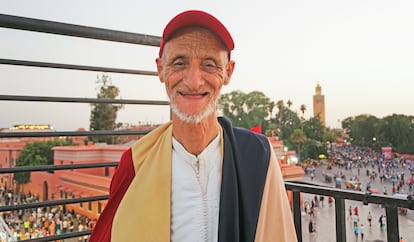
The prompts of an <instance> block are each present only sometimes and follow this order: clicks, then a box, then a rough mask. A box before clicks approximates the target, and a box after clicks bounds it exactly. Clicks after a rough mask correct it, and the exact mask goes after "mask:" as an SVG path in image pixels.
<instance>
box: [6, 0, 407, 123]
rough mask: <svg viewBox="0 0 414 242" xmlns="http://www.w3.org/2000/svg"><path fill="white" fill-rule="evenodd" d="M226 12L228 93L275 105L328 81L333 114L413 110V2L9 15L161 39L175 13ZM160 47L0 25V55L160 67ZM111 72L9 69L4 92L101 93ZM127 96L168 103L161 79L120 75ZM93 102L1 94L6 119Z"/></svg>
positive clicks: (67, 119)
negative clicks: (256, 95)
mask: <svg viewBox="0 0 414 242" xmlns="http://www.w3.org/2000/svg"><path fill="white" fill-rule="evenodd" d="M188 9H200V10H204V11H207V12H210V13H212V14H213V15H215V16H216V17H218V18H219V19H220V20H221V21H222V22H223V23H224V24H225V25H226V26H227V28H228V29H229V31H230V32H231V34H232V36H233V38H234V40H235V50H234V51H233V53H232V58H233V59H234V60H235V61H236V69H235V73H234V74H233V77H232V80H231V83H230V85H229V86H226V87H225V88H224V89H223V92H224V93H227V92H230V91H233V90H241V91H243V92H250V91H254V90H259V91H262V92H264V93H265V95H266V96H268V97H269V98H271V99H272V100H273V101H275V102H277V101H278V100H284V101H285V103H286V102H287V100H291V101H292V102H293V105H292V109H294V110H298V111H299V107H300V105H301V104H305V105H306V107H307V111H306V112H305V117H306V118H309V117H310V116H311V115H313V107H312V97H313V95H314V92H315V86H316V84H317V83H318V82H319V83H320V85H321V86H322V93H323V94H324V95H325V104H326V120H327V125H328V126H330V127H338V126H339V120H342V119H344V118H347V117H349V116H355V115H359V114H372V115H375V116H377V117H378V118H382V117H384V116H387V115H391V114H393V113H397V114H405V115H414V98H413V94H414V14H413V13H414V1H412V0H404V1H400V0H395V1H390V0H347V1H345V0H342V1H335V0H289V1H286V0H285V1H280V0H271V1H270V0H269V1H263V0H256V1H241V0H226V1H219V0H198V1H188V0H187V1H184V0H173V1H171V0H164V1H161V0H151V1H137V0H119V1H113V0H112V1H109V0H99V1H98V0H96V1H95V0H94V1H91V0H88V1H85V0H71V1H68V0H67V1H56V0H50V1H42V0H38V1H23V0H13V1H2V2H1V5H0V13H2V14H10V15H16V16H22V17H30V18H39V19H44V20H52V21H57V22H64V23H71V24H78V25H86V26H92V27H99V28H106V29H115V30H122V31H128V32H134V33H141V34H149V35H156V36H160V35H161V33H162V30H163V28H164V26H165V24H166V23H167V22H168V21H169V20H170V19H171V18H172V17H173V16H175V15H176V14H177V13H179V12H181V11H183V10H188ZM157 53H158V48H155V47H149V46H136V45H131V44H121V43H115V42H108V41H97V40H86V39H82V38H74V37H63V36H54V35H50V34H41V33H34V32H28V31H19V30H11V29H5V28H0V58H8V59H22V60H31V61H42V62H57V63H68V64H78V65H91V66H103V67H117V68H130V69H140V70H149V71H155V70H156V69H155V61H154V60H155V57H156V56H157ZM101 74H102V73H98V72H86V71H73V70H55V69H47V68H32V67H14V66H7V65H0V94H2V95H33V96H63V97H90V98H94V97H96V93H97V89H96V88H97V85H96V78H97V75H101ZM109 75H110V76H111V78H112V83H113V84H114V85H116V86H118V87H119V88H120V91H121V96H122V98H128V99H129V98H131V99H151V100H166V99H167V97H166V94H165V91H164V87H163V85H161V83H160V82H159V80H158V78H157V77H146V76H132V75H126V74H112V73H109ZM89 115H90V106H89V105H88V104H65V103H29V102H8V101H0V127H3V128H7V127H10V126H12V125H14V124H22V123H31V124H33V123H36V124H40V123H41V124H44V123H47V124H51V125H53V126H54V127H55V129H58V130H69V131H70V130H75V129H77V128H80V127H82V128H86V129H88V127H89ZM168 119H169V111H168V108H167V107H156V106H145V107H143V106H127V107H126V108H124V109H123V110H121V111H120V112H119V113H118V120H117V121H118V122H125V123H138V122H151V123H160V122H164V121H166V120H168Z"/></svg>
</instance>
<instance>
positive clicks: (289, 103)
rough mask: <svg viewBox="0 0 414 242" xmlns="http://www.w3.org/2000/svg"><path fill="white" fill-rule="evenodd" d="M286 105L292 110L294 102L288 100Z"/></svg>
mask: <svg viewBox="0 0 414 242" xmlns="http://www.w3.org/2000/svg"><path fill="white" fill-rule="evenodd" d="M286 104H287V105H288V108H289V109H290V107H291V106H292V104H293V103H292V101H290V100H288V101H287V103H286Z"/></svg>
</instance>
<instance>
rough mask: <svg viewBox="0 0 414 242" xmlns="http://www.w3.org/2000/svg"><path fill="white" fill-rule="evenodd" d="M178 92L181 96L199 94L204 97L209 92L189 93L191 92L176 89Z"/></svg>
mask: <svg viewBox="0 0 414 242" xmlns="http://www.w3.org/2000/svg"><path fill="white" fill-rule="evenodd" d="M178 94H180V95H181V96H184V97H200V96H202V97H205V96H207V95H208V94H209V93H208V92H200V93H191V92H182V91H178Z"/></svg>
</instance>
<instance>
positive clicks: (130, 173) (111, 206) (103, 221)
mask: <svg viewBox="0 0 414 242" xmlns="http://www.w3.org/2000/svg"><path fill="white" fill-rule="evenodd" d="M134 176H135V169H134V163H133V162H132V151H131V149H128V150H126V151H125V152H124V153H123V154H122V157H121V161H120V162H119V165H118V168H117V169H116V171H115V173H114V176H113V178H112V181H111V186H110V188H109V200H108V203H107V205H106V207H105V209H104V211H103V212H102V214H101V215H100V216H99V220H98V222H97V224H96V226H95V228H94V229H93V231H92V235H91V237H90V239H89V242H110V241H111V230H112V221H113V219H114V216H115V212H116V210H117V209H118V206H119V203H120V202H121V200H122V198H123V197H124V194H125V192H126V191H127V189H128V187H129V184H130V183H131V181H132V179H133V178H134Z"/></svg>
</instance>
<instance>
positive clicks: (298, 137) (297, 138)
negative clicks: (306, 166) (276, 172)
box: [290, 129, 306, 161]
mask: <svg viewBox="0 0 414 242" xmlns="http://www.w3.org/2000/svg"><path fill="white" fill-rule="evenodd" d="M290 139H291V140H292V142H293V143H294V144H296V145H297V147H298V160H299V161H300V160H301V144H303V143H304V142H305V141H306V135H305V133H304V132H303V130H302V129H295V130H293V133H292V135H291V137H290Z"/></svg>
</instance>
